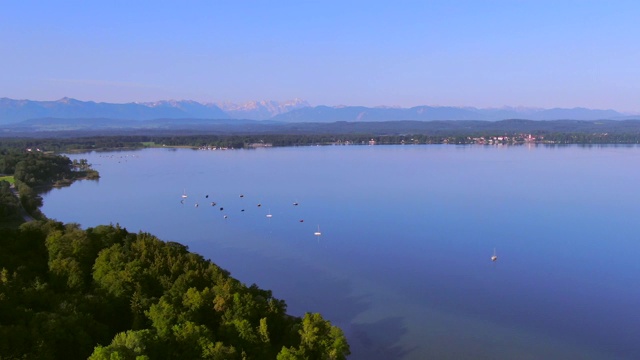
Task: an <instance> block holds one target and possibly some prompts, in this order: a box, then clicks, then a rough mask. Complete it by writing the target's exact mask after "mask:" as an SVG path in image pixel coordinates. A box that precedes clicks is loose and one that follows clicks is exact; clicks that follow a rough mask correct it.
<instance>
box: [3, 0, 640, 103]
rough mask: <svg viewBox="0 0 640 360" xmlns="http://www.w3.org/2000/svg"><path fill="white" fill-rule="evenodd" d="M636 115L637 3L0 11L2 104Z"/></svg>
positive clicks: (228, 4) (94, 4) (31, 6)
mask: <svg viewBox="0 0 640 360" xmlns="http://www.w3.org/2000/svg"><path fill="white" fill-rule="evenodd" d="M64 96H68V97H73V98H76V99H80V100H93V101H106V102H119V103H122V102H132V101H153V100H161V99H192V100H196V101H201V102H217V101H233V102H244V101H249V100H262V99H272V100H280V101H282V100H287V99H292V98H296V97H297V98H302V99H305V100H307V101H309V102H310V103H311V104H313V105H320V104H324V105H339V104H346V105H364V106H376V105H389V106H393V105H398V106H403V107H409V106H416V105H448V106H475V107H502V106H526V107H577V106H580V107H588V108H598V109H609V108H610V109H616V110H619V111H626V112H635V113H640V1H616V0H611V1H604V0H602V1H596V0H592V1H590V0H582V1H562V0H555V1H547V0H529V1H524V0H523V1H517V0H511V1H507V0H502V1H497V0H496V1H482V0H476V1H455V0H451V1H444V0H443V1H428V0H425V1H380V2H376V1H348V0H343V1H304V0H298V1H276V0H274V1H248V0H247V1H240V0H235V1H172V2H169V1H142V0H129V1H117V0H113V1H23V0H20V1H11V0H7V1H1V2H0V97H9V98H13V99H33V100H56V99H59V98H61V97H64Z"/></svg>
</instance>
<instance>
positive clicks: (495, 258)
mask: <svg viewBox="0 0 640 360" xmlns="http://www.w3.org/2000/svg"><path fill="white" fill-rule="evenodd" d="M497 260H498V255H496V248H493V256H492V257H491V261H497Z"/></svg>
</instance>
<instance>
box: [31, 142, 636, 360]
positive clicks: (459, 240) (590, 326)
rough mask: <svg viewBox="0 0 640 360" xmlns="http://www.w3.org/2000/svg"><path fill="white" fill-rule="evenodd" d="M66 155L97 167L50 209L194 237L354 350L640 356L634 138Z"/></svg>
mask: <svg viewBox="0 0 640 360" xmlns="http://www.w3.org/2000/svg"><path fill="white" fill-rule="evenodd" d="M70 157H71V158H86V159H88V160H89V162H90V163H92V164H93V165H94V168H96V169H97V170H98V171H100V174H101V176H102V177H101V179H100V180H99V181H81V182H76V183H74V184H73V185H72V186H70V187H67V188H63V189H54V190H52V191H50V192H49V193H47V194H45V195H44V196H43V197H44V206H43V208H42V210H43V212H44V213H45V214H46V215H47V216H48V217H50V218H54V219H57V220H60V221H64V222H76V223H79V224H81V225H82V226H83V227H85V228H86V227H91V226H96V225H99V224H108V223H114V224H115V223H119V224H120V225H122V226H124V227H126V228H127V229H128V230H129V231H133V232H137V231H145V232H150V233H152V234H154V235H156V236H158V237H159V238H161V239H163V240H167V241H178V242H181V243H183V244H185V245H188V246H189V248H190V250H192V251H194V252H198V253H200V254H202V255H203V256H205V257H207V258H210V259H211V260H213V261H214V262H215V263H217V264H218V265H220V266H221V267H223V268H225V269H227V270H229V271H230V272H231V274H232V276H234V277H236V278H238V279H240V280H241V281H243V282H245V283H247V284H251V283H256V284H258V285H259V286H260V287H262V288H267V289H271V290H273V292H274V295H275V296H276V297H278V298H281V299H284V300H285V301H286V302H287V304H288V311H289V313H291V314H293V315H302V314H304V312H308V311H309V312H320V313H322V314H323V316H325V318H327V319H329V320H331V322H332V323H333V324H336V325H338V326H340V327H342V328H343V330H344V331H345V333H346V334H347V337H348V338H349V342H350V345H351V348H352V356H351V359H358V360H359V359H428V358H433V359H639V358H640V341H638V338H639V337H640V315H638V314H639V312H638V307H639V306H640V231H639V229H640V222H638V216H639V215H640V191H638V184H640V166H638V165H639V164H640V147H635V146H627V147H620V146H600V147H579V146H567V147H547V146H530V147H527V146H514V147H497V146H495V147H493V146H454V145H417V146H416V145H411V146H408V145H406V146H330V147H296V148H271V149H257V150H231V151H196V150H186V149H181V150H175V149H150V150H142V151H129V152H109V153H91V154H81V155H71V156H70ZM183 191H185V192H186V194H187V195H188V197H187V198H186V199H185V201H184V204H182V203H181V195H182V194H183ZM207 195H208V198H207V197H206V196H207ZM240 195H243V197H240ZM212 201H215V202H216V203H217V204H216V206H211V202H212ZM294 202H297V203H299V205H298V206H295V205H293V203H294ZM196 203H197V204H198V206H197V207H196V206H195V204H196ZM258 204H261V206H260V207H258ZM220 207H223V208H224V209H223V210H220ZM242 210H244V211H242ZM267 214H271V215H272V217H271V218H268V217H267V216H266V215H267ZM224 215H226V216H227V218H226V219H225V218H224ZM300 220H303V222H301V221H300ZM318 229H320V232H321V233H322V235H321V236H314V232H316V231H318ZM494 248H495V250H496V252H497V255H498V257H499V259H498V261H497V262H495V263H493V262H491V260H490V257H491V255H492V254H493V251H494Z"/></svg>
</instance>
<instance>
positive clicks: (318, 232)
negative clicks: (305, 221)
mask: <svg viewBox="0 0 640 360" xmlns="http://www.w3.org/2000/svg"><path fill="white" fill-rule="evenodd" d="M313 235H315V236H320V235H322V233H321V232H320V225H318V231H316V232H314V233H313Z"/></svg>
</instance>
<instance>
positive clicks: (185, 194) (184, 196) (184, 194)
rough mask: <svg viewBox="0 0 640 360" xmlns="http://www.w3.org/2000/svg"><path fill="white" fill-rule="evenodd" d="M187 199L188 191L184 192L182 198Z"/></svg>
mask: <svg viewBox="0 0 640 360" xmlns="http://www.w3.org/2000/svg"><path fill="white" fill-rule="evenodd" d="M186 197H187V190H186V189H185V190H183V191H182V198H183V199H184V198H186Z"/></svg>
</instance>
